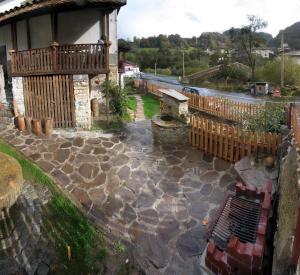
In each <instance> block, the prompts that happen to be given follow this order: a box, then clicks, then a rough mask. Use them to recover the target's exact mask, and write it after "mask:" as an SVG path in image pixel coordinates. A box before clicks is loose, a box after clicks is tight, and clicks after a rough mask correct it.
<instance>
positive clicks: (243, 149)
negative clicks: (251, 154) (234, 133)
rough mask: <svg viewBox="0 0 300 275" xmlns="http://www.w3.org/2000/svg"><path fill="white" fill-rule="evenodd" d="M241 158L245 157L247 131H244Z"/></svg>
mask: <svg viewBox="0 0 300 275" xmlns="http://www.w3.org/2000/svg"><path fill="white" fill-rule="evenodd" d="M241 157H242V158H244V157H245V131H244V130H242V139H241Z"/></svg>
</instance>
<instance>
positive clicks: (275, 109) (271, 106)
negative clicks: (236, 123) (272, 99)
mask: <svg viewBox="0 0 300 275" xmlns="http://www.w3.org/2000/svg"><path fill="white" fill-rule="evenodd" d="M284 122H285V112H284V103H266V105H265V106H264V108H262V109H261V110H260V111H259V112H258V113H257V114H256V115H255V116H254V115H250V114H249V113H246V114H244V117H243V129H246V130H251V131H258V132H278V131H279V129H280V126H281V125H282V124H284Z"/></svg>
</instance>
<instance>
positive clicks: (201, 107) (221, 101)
mask: <svg viewBox="0 0 300 275" xmlns="http://www.w3.org/2000/svg"><path fill="white" fill-rule="evenodd" d="M134 86H135V88H141V89H144V91H147V92H148V93H151V94H154V95H156V96H158V97H161V96H162V95H161V92H160V91H159V90H160V89H162V88H163V87H161V86H159V85H155V84H151V83H149V82H147V81H143V80H135V82H134ZM177 91H178V92H181V93H183V94H184V95H185V96H187V97H188V98H189V108H190V109H193V110H196V111H200V112H203V113H206V114H210V115H214V116H217V117H220V118H222V119H227V120H231V121H236V122H242V121H243V119H244V115H245V114H248V115H251V116H255V115H257V113H258V112H259V111H260V110H261V109H262V108H263V106H264V105H262V104H250V103H244V102H239V101H233V100H229V99H226V98H220V97H216V96H201V95H195V94H191V93H184V92H182V91H181V89H180V90H177Z"/></svg>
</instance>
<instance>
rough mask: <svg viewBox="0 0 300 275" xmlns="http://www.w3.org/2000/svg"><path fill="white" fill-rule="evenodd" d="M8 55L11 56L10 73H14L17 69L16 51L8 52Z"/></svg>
mask: <svg viewBox="0 0 300 275" xmlns="http://www.w3.org/2000/svg"><path fill="white" fill-rule="evenodd" d="M8 53H9V55H10V56H11V72H12V73H15V72H16V70H17V68H16V66H17V63H16V51H15V50H10V51H8Z"/></svg>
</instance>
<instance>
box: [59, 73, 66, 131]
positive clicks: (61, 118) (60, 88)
mask: <svg viewBox="0 0 300 275" xmlns="http://www.w3.org/2000/svg"><path fill="white" fill-rule="evenodd" d="M62 85H63V76H62V75H59V76H58V96H59V102H58V104H59V107H60V117H59V119H60V124H61V127H62V128H64V127H65V125H64V121H65V112H64V109H65V108H64V105H63V102H64V98H63V87H62Z"/></svg>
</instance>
